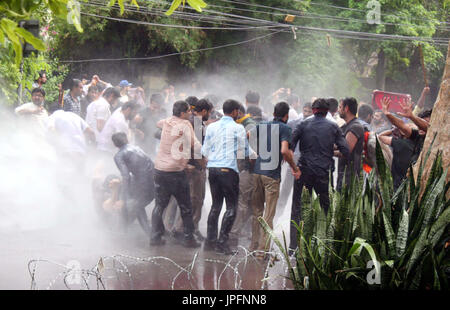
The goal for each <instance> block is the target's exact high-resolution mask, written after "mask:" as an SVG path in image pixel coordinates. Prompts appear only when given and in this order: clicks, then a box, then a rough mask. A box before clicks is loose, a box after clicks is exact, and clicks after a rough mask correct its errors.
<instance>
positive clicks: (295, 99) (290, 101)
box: [286, 94, 300, 106]
mask: <svg viewBox="0 0 450 310" xmlns="http://www.w3.org/2000/svg"><path fill="white" fill-rule="evenodd" d="M299 101H300V97H299V96H298V95H296V94H291V95H290V96H289V97H287V98H286V102H287V103H288V104H289V106H292V105H293V104H295V103H297V102H299Z"/></svg>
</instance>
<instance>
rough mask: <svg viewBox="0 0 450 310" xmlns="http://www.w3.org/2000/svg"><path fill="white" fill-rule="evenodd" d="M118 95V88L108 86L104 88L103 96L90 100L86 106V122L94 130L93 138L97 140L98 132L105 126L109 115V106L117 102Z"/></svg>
mask: <svg viewBox="0 0 450 310" xmlns="http://www.w3.org/2000/svg"><path fill="white" fill-rule="evenodd" d="M119 97H120V93H119V90H118V89H116V88H113V87H110V88H108V89H106V90H105V92H104V93H103V96H102V97H100V98H99V99H97V100H95V101H93V102H91V103H90V104H89V105H88V107H87V112H86V122H87V123H88V125H89V127H91V128H92V130H94V132H95V138H96V140H97V141H98V140H99V138H100V132H101V131H102V130H103V128H104V127H105V124H106V121H107V120H108V119H109V117H110V116H111V111H110V106H113V105H115V104H117V100H118V99H119Z"/></svg>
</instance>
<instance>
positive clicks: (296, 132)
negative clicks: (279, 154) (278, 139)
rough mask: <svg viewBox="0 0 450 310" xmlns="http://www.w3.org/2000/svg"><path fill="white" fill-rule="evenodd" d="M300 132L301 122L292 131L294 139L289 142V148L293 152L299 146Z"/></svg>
mask: <svg viewBox="0 0 450 310" xmlns="http://www.w3.org/2000/svg"><path fill="white" fill-rule="evenodd" d="M300 133H301V123H299V124H297V125H296V126H295V129H294V131H293V133H292V139H291V143H290V144H289V148H290V149H291V150H292V151H293V152H294V151H295V148H296V147H297V143H298V141H299V140H300Z"/></svg>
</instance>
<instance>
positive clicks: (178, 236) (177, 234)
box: [171, 230, 184, 241]
mask: <svg viewBox="0 0 450 310" xmlns="http://www.w3.org/2000/svg"><path fill="white" fill-rule="evenodd" d="M171 235H172V237H173V238H174V239H176V240H178V241H183V239H184V234H183V233H182V232H179V231H175V230H174V231H172V233H171Z"/></svg>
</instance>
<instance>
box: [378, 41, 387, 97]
mask: <svg viewBox="0 0 450 310" xmlns="http://www.w3.org/2000/svg"><path fill="white" fill-rule="evenodd" d="M385 86H386V55H385V54H384V50H383V49H382V50H380V52H379V53H378V64H377V69H376V89H378V90H384V89H385Z"/></svg>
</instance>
